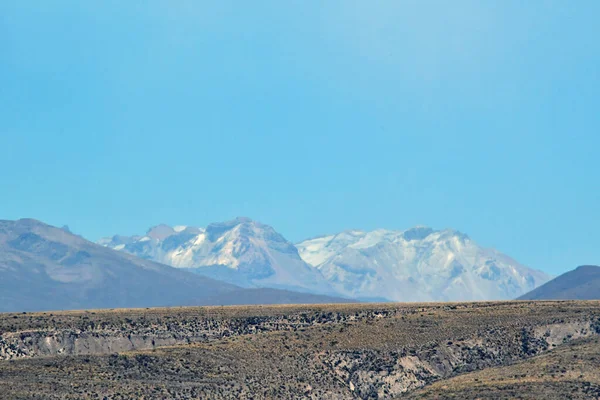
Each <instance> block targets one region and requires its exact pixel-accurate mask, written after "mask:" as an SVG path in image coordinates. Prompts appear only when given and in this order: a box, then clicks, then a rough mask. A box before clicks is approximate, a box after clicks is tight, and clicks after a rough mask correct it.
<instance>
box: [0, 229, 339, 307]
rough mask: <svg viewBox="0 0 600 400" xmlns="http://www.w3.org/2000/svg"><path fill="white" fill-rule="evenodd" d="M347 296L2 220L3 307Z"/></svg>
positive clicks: (305, 299)
mask: <svg viewBox="0 0 600 400" xmlns="http://www.w3.org/2000/svg"><path fill="white" fill-rule="evenodd" d="M344 301H347V300H345V299H341V298H334V297H327V296H319V295H313V294H306V293H294V292H290V291H283V290H276V289H244V288H240V287H238V286H235V285H232V284H229V283H225V282H222V281H217V280H214V279H211V278H208V277H204V276H201V275H198V274H192V273H189V272H187V271H184V270H181V269H177V268H173V267H170V266H167V265H163V264H160V263H157V262H154V261H151V260H148V259H142V258H138V257H135V256H133V255H130V254H126V253H124V252H118V251H115V250H112V249H109V248H106V247H104V246H100V245H97V244H95V243H92V242H89V241H87V240H85V239H83V238H82V237H80V236H77V235H74V234H72V233H70V232H69V231H68V230H67V229H60V228H56V227H52V226H50V225H46V224H44V223H42V222H39V221H36V220H33V219H21V220H18V221H2V220H0V311H29V310H37V311H40V310H60V309H90V308H117V307H119V308H131V307H157V306H181V305H228V304H276V303H324V302H344Z"/></svg>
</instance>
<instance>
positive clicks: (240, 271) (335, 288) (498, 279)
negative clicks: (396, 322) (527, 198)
mask: <svg viewBox="0 0 600 400" xmlns="http://www.w3.org/2000/svg"><path fill="white" fill-rule="evenodd" d="M159 226H162V225H159ZM153 229H156V227H154V228H151V229H150V230H148V232H150V231H152V230H153ZM161 229H162V230H164V229H166V228H161ZM168 229H170V231H169V232H170V234H169V236H168V237H166V238H163V239H162V240H160V239H152V238H150V237H149V236H133V237H125V238H122V237H118V236H113V238H106V239H102V240H101V243H102V244H103V245H105V246H108V247H112V248H115V249H118V250H122V251H125V252H129V253H131V254H135V255H137V256H140V257H143V258H150V259H154V260H156V261H160V262H163V263H165V264H169V265H172V266H175V267H179V268H188V269H190V270H193V271H195V272H197V273H200V274H203V275H205V276H209V277H213V278H216V279H220V280H224V281H226V282H230V283H234V284H237V285H240V286H244V287H276V288H280V289H293V290H300V291H307V292H314V293H323V294H335V295H338V296H343V297H346V298H354V299H359V300H363V301H445V300H508V299H513V298H515V297H517V296H519V295H522V294H523V293H526V292H527V291H529V290H531V289H533V288H534V287H536V286H538V285H539V284H541V283H545V282H546V281H547V280H549V279H550V276H549V275H547V274H545V273H543V272H541V271H537V270H533V269H530V268H527V267H525V266H522V265H521V264H519V263H518V262H517V261H515V260H514V259H512V258H510V257H508V256H506V255H504V254H502V253H500V252H498V251H497V250H494V249H484V248H481V247H479V246H478V245H477V244H476V243H475V242H474V241H472V240H471V238H470V237H469V236H468V235H467V234H465V233H462V232H460V231H457V230H454V229H444V230H434V229H433V228H431V227H428V226H424V225H418V226H415V227H412V228H409V229H406V230H404V231H396V230H388V229H375V230H372V231H364V230H359V229H348V230H345V231H342V232H339V233H337V234H333V235H320V236H316V237H313V238H312V239H307V240H305V241H301V242H298V243H295V244H292V243H291V242H289V241H287V240H286V239H285V238H284V237H283V236H282V235H281V234H279V233H277V232H276V231H275V230H274V229H273V228H272V227H271V226H269V225H266V224H262V223H260V222H257V221H253V220H251V219H250V218H246V217H238V218H236V219H234V220H231V221H226V222H222V223H213V224H209V225H208V226H207V227H206V228H190V227H187V226H181V227H180V228H179V229H178V230H177V231H178V232H176V230H175V229H174V228H170V227H169V228H168ZM190 229H191V230H190ZM310 270H312V272H309V271H310ZM302 274H304V275H302ZM272 276H277V279H273V278H272ZM306 277H309V278H310V279H309V280H308V281H306V280H305V278H306ZM317 283H318V284H320V286H319V287H317V286H315V285H316V284H317Z"/></svg>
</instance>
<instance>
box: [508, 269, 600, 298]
mask: <svg viewBox="0 0 600 400" xmlns="http://www.w3.org/2000/svg"><path fill="white" fill-rule="evenodd" d="M597 299H600V267H597V266H593V265H584V266H581V267H579V268H577V269H575V270H573V271H569V272H567V273H565V274H562V275H560V276H559V277H557V278H555V279H553V280H551V281H550V282H548V283H546V284H544V285H542V286H540V287H538V288H537V289H534V290H532V291H531V292H529V293H527V294H525V295H524V296H521V297H519V300H597Z"/></svg>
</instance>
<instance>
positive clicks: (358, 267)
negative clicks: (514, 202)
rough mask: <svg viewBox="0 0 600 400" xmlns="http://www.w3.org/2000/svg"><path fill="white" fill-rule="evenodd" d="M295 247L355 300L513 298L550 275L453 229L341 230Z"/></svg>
mask: <svg viewBox="0 0 600 400" xmlns="http://www.w3.org/2000/svg"><path fill="white" fill-rule="evenodd" d="M297 247H298V249H299V252H300V256H301V257H302V258H303V259H304V260H305V261H306V262H307V263H309V264H311V265H313V266H314V267H315V268H316V269H318V270H319V271H320V272H321V273H322V274H323V276H324V277H325V278H326V279H327V280H328V282H329V283H330V284H331V285H332V286H333V287H334V288H335V289H336V291H337V292H338V293H340V294H342V295H343V296H348V297H353V298H358V299H388V300H394V301H447V300H455V301H467V300H501V299H514V298H516V297H518V296H520V295H522V294H523V293H526V292H528V291H530V290H532V289H534V288H535V287H537V286H539V285H541V284H543V283H545V282H546V281H548V280H549V279H550V277H549V276H548V275H547V274H545V273H543V272H541V271H536V270H533V269H530V268H527V267H525V266H523V265H521V264H519V263H518V262H516V261H515V260H513V259H511V258H510V257H508V256H506V255H504V254H502V253H500V252H498V251H496V250H491V249H484V248H482V247H480V246H478V245H477V244H476V243H475V242H474V241H473V240H471V239H470V238H469V237H468V236H467V235H464V234H462V233H460V232H457V231H453V230H442V231H435V230H433V229H430V228H426V227H416V228H413V229H409V230H406V231H391V230H383V229H381V230H375V231H372V232H364V231H345V232H342V233H339V234H337V235H330V236H322V237H318V238H314V239H310V240H306V241H304V242H301V243H298V244H297Z"/></svg>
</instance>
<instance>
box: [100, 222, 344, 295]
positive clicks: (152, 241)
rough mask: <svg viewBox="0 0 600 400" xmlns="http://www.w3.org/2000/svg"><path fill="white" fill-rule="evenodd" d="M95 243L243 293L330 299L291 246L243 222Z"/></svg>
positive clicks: (324, 285) (163, 229)
mask: <svg viewBox="0 0 600 400" xmlns="http://www.w3.org/2000/svg"><path fill="white" fill-rule="evenodd" d="M98 243H99V244H101V245H103V246H106V247H109V248H112V249H115V250H121V251H123V252H126V253H129V254H132V255H135V256H137V257H140V258H144V259H149V260H153V261H156V262H160V263H164V264H167V265H171V266H173V267H177V268H185V269H188V270H193V271H195V272H197V273H199V274H202V275H204V276H208V277H211V278H215V279H219V280H222V281H226V282H229V283H233V284H236V285H240V286H243V287H269V288H279V289H288V290H297V291H305V292H312V293H325V294H331V293H333V290H332V289H331V287H330V286H329V284H328V283H327V282H326V280H325V279H323V276H321V273H320V272H319V270H316V269H314V268H312V267H311V266H309V265H308V264H306V263H305V262H304V261H303V260H302V258H300V256H299V254H298V250H297V249H296V247H295V246H294V245H293V244H292V243H290V242H288V241H287V240H286V239H285V238H284V237H283V236H282V235H280V234H279V233H277V232H276V231H275V230H274V229H273V228H272V227H270V226H268V225H264V224H261V223H259V222H256V221H252V220H250V219H248V218H237V219H235V220H233V221H228V222H224V223H215V224H210V225H209V226H207V227H206V228H205V229H204V228H193V227H184V226H180V227H175V228H171V227H169V226H166V225H160V226H157V227H154V228H152V229H150V230H149V231H148V232H147V234H146V235H144V236H134V237H123V236H113V237H112V238H107V239H102V240H100V241H99V242H98Z"/></svg>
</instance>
